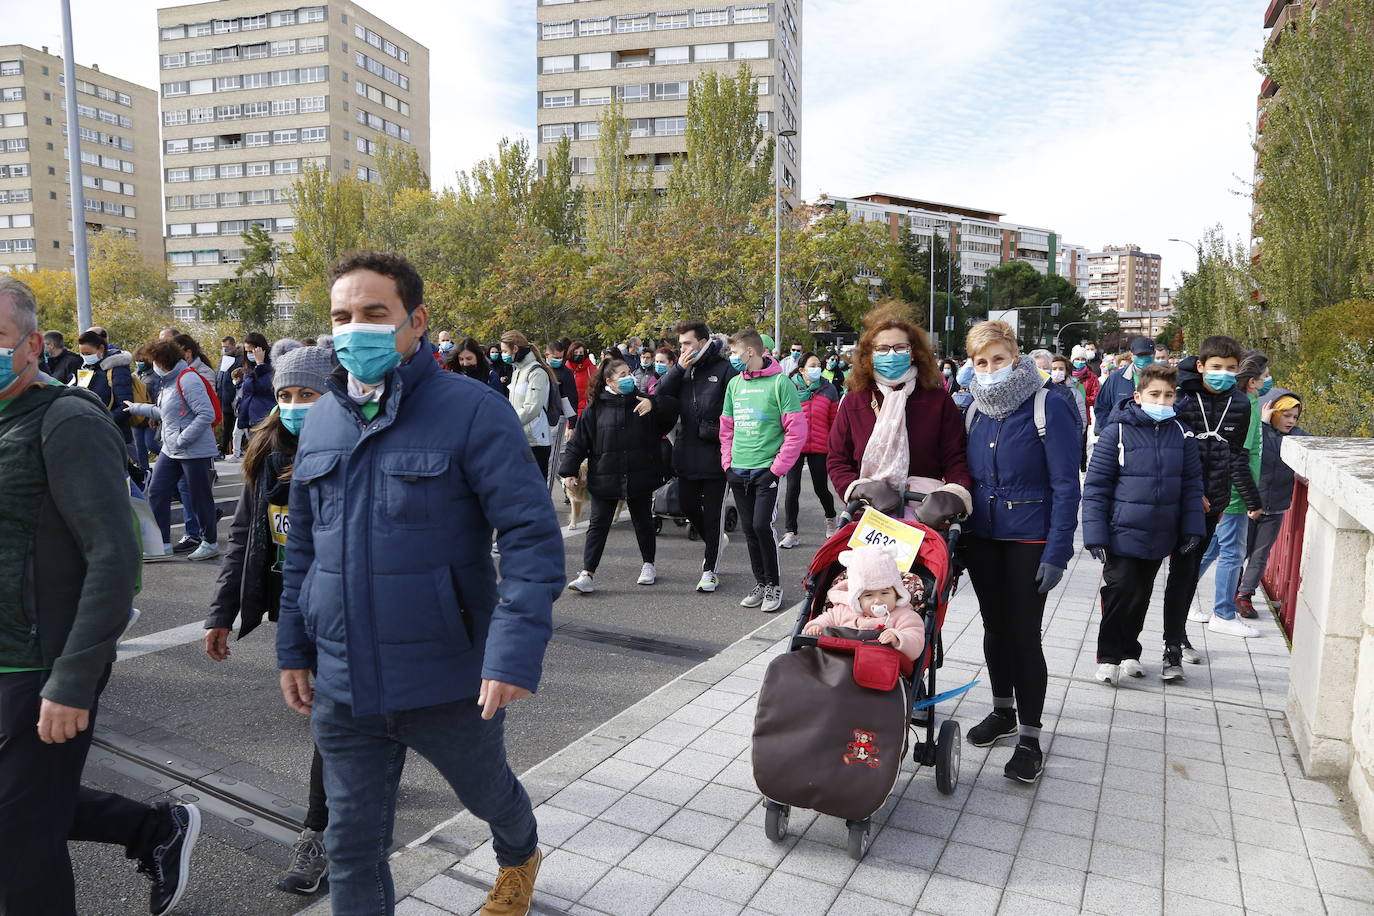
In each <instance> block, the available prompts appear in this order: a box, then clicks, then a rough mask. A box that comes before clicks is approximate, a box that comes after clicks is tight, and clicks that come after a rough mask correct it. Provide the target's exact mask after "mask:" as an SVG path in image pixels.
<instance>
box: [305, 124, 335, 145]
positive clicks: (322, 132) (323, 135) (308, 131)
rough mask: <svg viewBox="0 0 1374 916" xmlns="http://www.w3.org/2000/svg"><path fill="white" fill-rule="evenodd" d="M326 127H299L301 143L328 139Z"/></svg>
mask: <svg viewBox="0 0 1374 916" xmlns="http://www.w3.org/2000/svg"><path fill="white" fill-rule="evenodd" d="M328 133H329V131H328V128H325V127H304V128H301V142H302V143H323V142H325V140H327V139H328Z"/></svg>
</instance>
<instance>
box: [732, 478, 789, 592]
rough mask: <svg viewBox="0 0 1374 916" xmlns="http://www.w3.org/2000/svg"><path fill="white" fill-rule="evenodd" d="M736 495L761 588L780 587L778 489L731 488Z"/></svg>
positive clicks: (741, 520)
mask: <svg viewBox="0 0 1374 916" xmlns="http://www.w3.org/2000/svg"><path fill="white" fill-rule="evenodd" d="M730 492H732V493H734V494H735V508H736V509H737V510H738V511H739V524H740V527H741V528H743V529H744V541H745V543H746V544H748V545H749V565H750V567H751V568H752V569H753V572H754V581H755V582H757V583H758V584H759V585H780V584H781V581H782V580H781V578H780V577H779V575H778V545H777V541H776V540H774V535H773V517H774V516H776V515H777V513H778V485H777V484H776V483H775V484H773V485H772V486H771V487H759V486H757V485H755V484H747V485H746V484H738V483H732V484H730Z"/></svg>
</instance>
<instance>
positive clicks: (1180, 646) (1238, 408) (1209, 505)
mask: <svg viewBox="0 0 1374 916" xmlns="http://www.w3.org/2000/svg"><path fill="white" fill-rule="evenodd" d="M1240 358H1241V348H1240V344H1238V343H1237V342H1236V341H1235V340H1234V339H1233V338H1230V337H1226V336H1225V335H1220V334H1218V335H1214V336H1212V337H1208V338H1206V339H1204V340H1203V341H1202V346H1200V347H1199V348H1198V355H1197V356H1192V357H1189V358H1187V359H1184V360H1182V361H1181V362H1179V364H1178V390H1179V397H1178V401H1177V402H1176V405H1175V409H1176V410H1177V411H1178V418H1179V420H1181V421H1182V422H1183V424H1184V425H1185V426H1187V427H1188V429H1189V430H1190V431H1191V432H1192V434H1193V436H1194V437H1195V438H1196V439H1197V445H1198V458H1199V459H1200V460H1201V461H1202V485H1203V491H1202V510H1203V512H1204V513H1206V520H1205V522H1206V525H1205V527H1206V530H1205V531H1204V532H1203V538H1202V540H1203V543H1208V542H1210V541H1211V540H1212V535H1213V534H1214V533H1215V532H1216V529H1217V526H1218V523H1219V522H1220V521H1221V515H1222V511H1223V510H1224V509H1225V508H1226V507H1227V505H1228V504H1229V503H1230V499H1231V487H1232V486H1234V487H1235V488H1236V490H1237V491H1238V492H1239V493H1240V495H1241V499H1242V500H1243V501H1244V503H1245V505H1246V507H1247V509H1258V508H1261V504H1260V497H1259V489H1258V487H1256V485H1255V479H1254V477H1252V476H1251V474H1250V456H1249V453H1248V452H1247V451H1246V448H1245V440H1246V437H1247V436H1248V435H1249V432H1250V414H1251V411H1250V401H1249V399H1248V398H1246V396H1245V394H1244V393H1243V392H1241V391H1239V390H1237V389H1236V373H1237V372H1238V371H1239V369H1240ZM1201 568H1202V552H1201V551H1193V552H1191V553H1187V554H1184V553H1181V552H1180V551H1175V552H1174V553H1173V554H1172V555H1171V556H1170V558H1169V574H1168V578H1167V579H1166V580H1165V586H1164V671H1165V677H1166V678H1167V679H1178V678H1181V677H1183V668H1182V667H1181V665H1180V660H1182V661H1183V662H1188V663H1189V664H1197V663H1199V662H1200V661H1201V660H1202V656H1201V655H1200V654H1199V653H1198V652H1197V650H1195V649H1194V648H1193V646H1192V643H1191V642H1190V641H1189V639H1188V633H1187V624H1188V613H1189V611H1190V610H1191V609H1192V606H1193V598H1194V597H1195V595H1196V594H1197V584H1198V577H1199V575H1200V570H1201ZM1218 619H1219V618H1218ZM1216 627H1217V628H1216V629H1215V630H1213V632H1216V633H1221V634H1225V633H1227V632H1228V631H1229V630H1236V633H1235V634H1233V635H1242V634H1240V632H1239V629H1238V628H1239V627H1245V628H1246V629H1247V630H1249V629H1252V628H1251V627H1250V626H1249V625H1248V624H1246V623H1245V622H1244V621H1240V620H1232V621H1230V622H1225V623H1217V624H1216ZM1212 628H1213V624H1212V623H1210V622H1209V623H1208V629H1209V630H1212Z"/></svg>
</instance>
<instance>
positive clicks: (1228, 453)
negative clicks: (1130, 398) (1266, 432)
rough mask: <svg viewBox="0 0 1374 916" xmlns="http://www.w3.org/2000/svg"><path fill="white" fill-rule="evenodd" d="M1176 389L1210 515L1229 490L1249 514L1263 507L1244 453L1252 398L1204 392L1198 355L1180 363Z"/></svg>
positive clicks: (1225, 500) (1220, 508)
mask: <svg viewBox="0 0 1374 916" xmlns="http://www.w3.org/2000/svg"><path fill="white" fill-rule="evenodd" d="M1178 390H1179V398H1178V402H1177V403H1176V404H1175V405H1174V409H1175V410H1177V411H1178V418H1179V419H1180V420H1182V421H1183V424H1184V425H1185V426H1187V427H1188V429H1189V431H1190V432H1192V434H1193V436H1194V437H1195V438H1196V439H1197V443H1198V457H1199V458H1200V459H1201V461H1202V478H1203V485H1202V486H1203V495H1204V496H1206V497H1207V502H1208V503H1209V504H1210V505H1211V510H1210V512H1208V514H1209V515H1213V516H1215V515H1220V514H1221V513H1222V511H1223V510H1225V509H1226V506H1227V504H1228V503H1229V502H1230V500H1231V487H1232V486H1235V488H1236V490H1237V491H1238V492H1239V494H1240V497H1241V499H1242V500H1243V501H1244V502H1245V506H1246V508H1247V509H1259V508H1261V506H1260V495H1259V487H1258V486H1257V485H1256V484H1255V478H1254V477H1253V476H1252V475H1251V473H1250V454H1249V452H1247V451H1246V449H1245V437H1246V436H1247V435H1248V434H1249V432H1250V399H1249V398H1247V397H1246V396H1245V394H1244V392H1241V391H1238V390H1237V389H1235V388H1232V389H1231V390H1230V391H1222V392H1215V391H1208V390H1207V388H1206V387H1205V386H1204V385H1203V384H1202V375H1201V374H1200V373H1199V372H1198V359H1197V357H1196V356H1190V357H1188V358H1187V359H1185V360H1183V361H1182V362H1181V363H1179V364H1178ZM1098 419H1099V420H1100V419H1101V415H1100V414H1099V416H1098Z"/></svg>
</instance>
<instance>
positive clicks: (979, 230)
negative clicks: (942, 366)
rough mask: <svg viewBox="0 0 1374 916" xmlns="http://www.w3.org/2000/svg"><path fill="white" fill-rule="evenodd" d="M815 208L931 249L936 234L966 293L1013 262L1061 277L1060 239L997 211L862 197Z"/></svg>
mask: <svg viewBox="0 0 1374 916" xmlns="http://www.w3.org/2000/svg"><path fill="white" fill-rule="evenodd" d="M816 206H817V207H820V208H823V209H835V210H842V211H844V212H846V213H848V214H849V219H850V221H851V222H856V223H878V224H879V225H882V226H883V227H885V228H886V229H887V231H888V233H889V234H890V235H891V237H892V238H893V239H896V238H897V237H898V236H899V235H900V233H901V230H902V229H908V230H910V231H911V233H912V234H913V235H915V236H916V237H917V239H919V240H921V244H922V245H927V244H929V239H930V236H931V233H932V232H933V233H936V234H938V235H939V236H940V238H941V239H942V240H944V241H945V242H947V243H948V244H949V246H950V250H951V251H952V252H953V253H954V255H955V257H957V258H958V259H959V269H960V271H961V272H962V273H963V277H964V292H966V293H967V292H971V291H972V290H973V287H974V286H975V285H977V284H980V283H982V282H983V281H984V279H985V278H986V277H987V273H988V271H989V270H991V269H992V268H994V267H997V266H999V265H1002V264H1006V263H1008V262H1010V261H1025V262H1026V263H1028V264H1030V265H1031V266H1032V267H1034V268H1035V269H1036V270H1038V271H1040V273H1042V274H1047V275H1055V274H1057V273H1058V272H1059V268H1058V264H1059V261H1060V246H1061V244H1062V242H1061V240H1060V238H1059V235H1058V233H1056V232H1054V231H1052V230H1049V229H1039V228H1036V227H1034V226H1023V225H1021V224H1019V223H1010V222H1004V221H1003V219H1002V216H1003V214H1001V213H998V212H996V211H994V210H984V209H981V208H978V207H966V206H962V205H958V204H943V203H938V202H936V201H930V200H918V199H916V198H911V197H898V196H896V195H893V194H866V195H864V196H862V197H832V196H830V195H827V194H822V195H821V196H820V199H819V200H817V201H816ZM1075 247H1079V246H1075Z"/></svg>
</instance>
